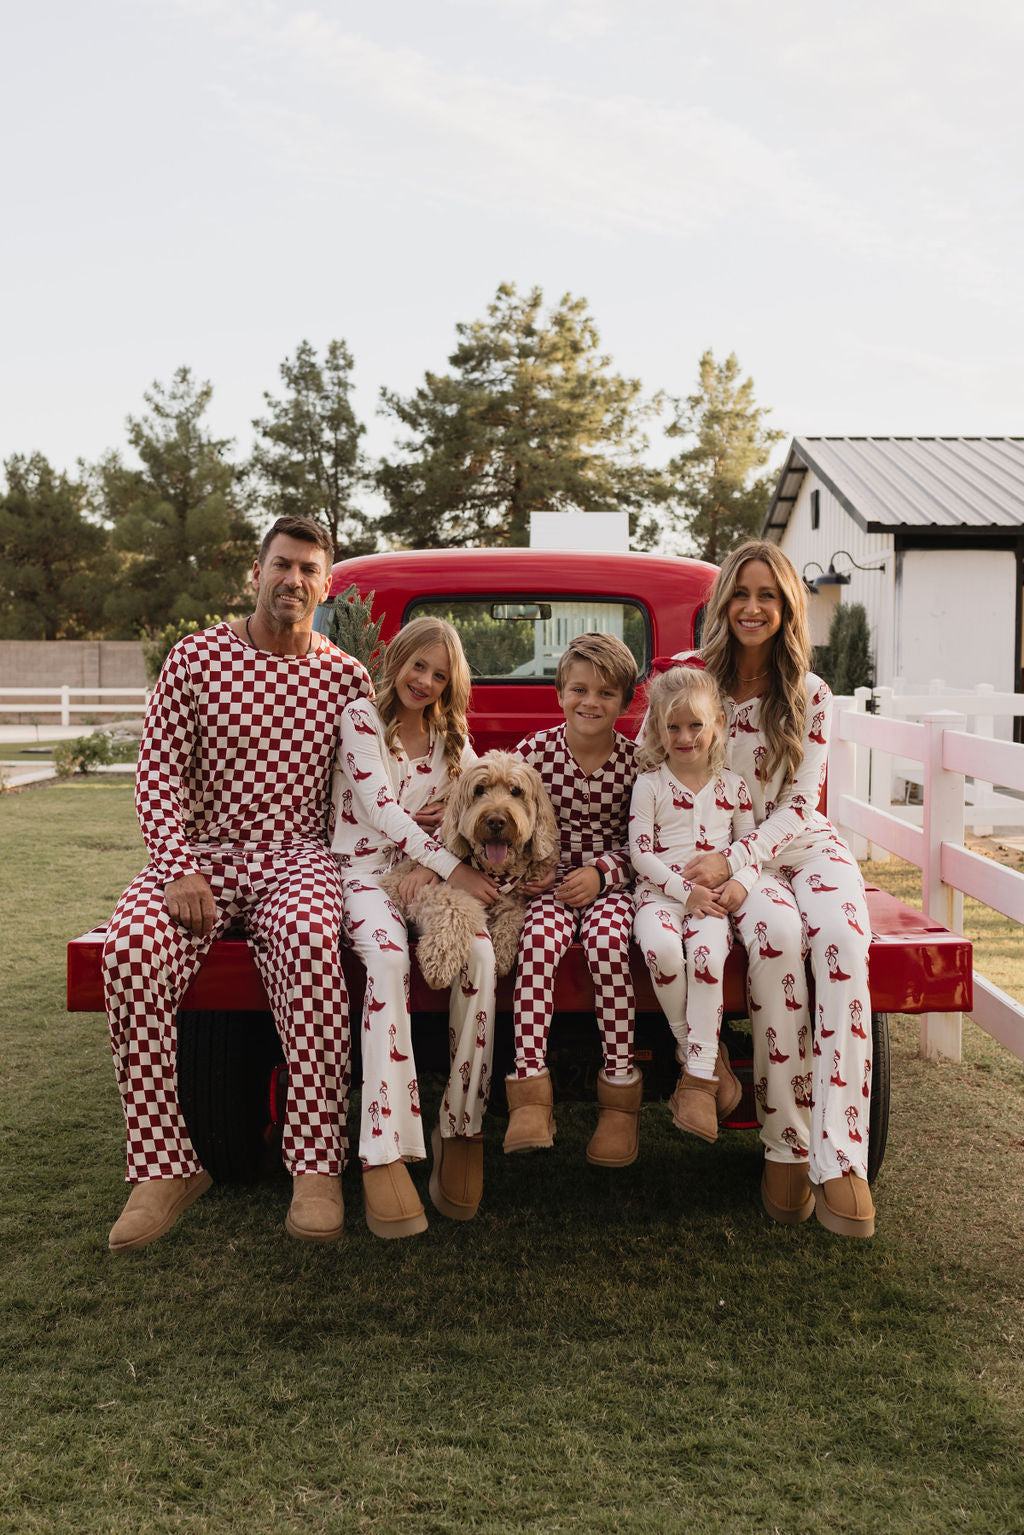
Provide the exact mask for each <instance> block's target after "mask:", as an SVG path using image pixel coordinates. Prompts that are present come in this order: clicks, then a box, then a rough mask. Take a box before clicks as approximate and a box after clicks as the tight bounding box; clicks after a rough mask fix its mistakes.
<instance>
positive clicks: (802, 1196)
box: [761, 1158, 814, 1226]
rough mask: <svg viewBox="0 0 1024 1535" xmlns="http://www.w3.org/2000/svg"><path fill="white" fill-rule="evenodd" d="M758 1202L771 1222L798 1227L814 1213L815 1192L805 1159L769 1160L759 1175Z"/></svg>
mask: <svg viewBox="0 0 1024 1535" xmlns="http://www.w3.org/2000/svg"><path fill="white" fill-rule="evenodd" d="M761 1203H762V1204H763V1205H764V1207H765V1209H766V1210H767V1211H768V1214H769V1215H770V1216H771V1218H772V1220H773V1221H781V1222H782V1223H783V1225H785V1226H799V1224H800V1222H801V1221H805V1220H807V1219H808V1217H809V1216H811V1215H813V1214H814V1195H813V1194H812V1193H811V1185H810V1183H809V1181H808V1178H807V1163H806V1162H769V1161H768V1160H767V1158H766V1159H765V1164H764V1175H763V1176H762V1178H761Z"/></svg>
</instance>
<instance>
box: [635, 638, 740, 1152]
mask: <svg viewBox="0 0 1024 1535" xmlns="http://www.w3.org/2000/svg"><path fill="white" fill-rule="evenodd" d="M648 705H649V707H648V714H647V720H646V725H645V729H644V734H643V736H642V738H641V741H640V754H639V756H638V758H637V765H638V767H639V768H640V773H639V776H638V777H637V780H636V783H635V784H634V785H633V799H632V803H631V805H630V813H629V853H630V859H631V861H632V864H633V868H634V869H635V870H636V875H637V880H636V890H635V894H634V901H635V904H636V917H635V919H634V923H633V936H634V938H635V940H636V942H637V945H638V946H639V948H640V949H641V951H642V953H643V955H644V958H645V959H646V961H647V967H648V969H649V970H650V972H651V979H652V980H653V982H654V987H655V991H656V993H657V997H658V1001H659V1002H660V1003H661V1007H662V1010H663V1011H664V1013H665V1016H666V1018H667V1019H668V1023H669V1027H670V1028H671V1030H672V1033H673V1034H674V1036H675V1039H676V1059H677V1060H678V1061H679V1063H680V1065H681V1067H682V1071H681V1074H680V1077H679V1083H678V1086H677V1087H676V1090H675V1092H674V1093H673V1094H672V1097H671V1098H670V1100H669V1107H670V1109H671V1110H672V1119H673V1121H674V1123H675V1125H676V1127H677V1129H679V1130H686V1131H689V1132H690V1133H691V1134H692V1135H699V1136H700V1137H701V1138H702V1139H703V1140H706V1141H714V1140H716V1139H717V1137H718V1120H719V1117H720V1116H721V1117H723V1118H724V1117H725V1115H727V1114H729V1113H731V1112H732V1110H733V1109H734V1108H735V1107H736V1105H737V1103H738V1102H739V1100H740V1095H741V1089H740V1084H739V1082H738V1081H737V1080H736V1078H735V1076H734V1075H733V1074H732V1071H731V1069H730V1066H729V1057H728V1054H727V1053H726V1051H725V1048H724V1046H722V1045H720V1044H719V1033H720V1030H721V1026H722V1011H723V1005H722V991H723V978H724V971H725V962H726V960H727V959H728V957H729V950H730V949H731V947H732V934H731V931H730V927H729V920H728V916H727V915H726V911H727V908H726V907H725V906H723V905H722V903H721V900H720V897H719V896H718V895H716V893H715V892H714V891H713V890H710V889H708V888H707V887H705V886H703V885H701V884H697V883H691V881H690V880H688V879H686V878H684V876H683V874H682V868H683V865H684V864H686V863H687V862H688V861H689V860H690V859H691V858H692V857H693V856H694V854H695V853H696V852H698V851H700V850H707V849H718V850H720V851H722V852H725V851H727V850H729V848H730V846H731V844H732V843H733V842H734V841H736V840H737V839H739V838H741V837H745V836H749V835H751V834H752V833H753V831H754V816H753V810H752V807H751V801H750V795H749V794H748V792H747V786H746V784H745V783H744V782H743V780H742V778H740V777H739V776H738V775H737V774H736V773H732V772H730V771H729V769H728V768H727V767H726V766H725V713H724V711H723V708H722V701H721V698H720V697H719V694H718V688H717V686H716V684H715V681H714V678H713V677H712V676H711V675H710V673H708V672H706V671H705V670H704V664H703V662H702V661H699V660H698V659H697V658H696V657H693V658H691V659H690V660H688V661H683V662H682V663H680V664H679V665H676V666H673V667H671V668H670V669H668V670H666V671H663V672H661V673H660V674H659V675H657V676H656V677H655V678H654V680H653V682H652V683H651V685H650V689H649V691H648ZM756 880H757V865H756V863H747V864H746V865H745V867H744V868H742V869H741V870H740V871H739V872H738V874H737V875H736V877H735V879H733V880H731V881H729V883H728V884H727V885H726V886H725V892H728V894H729V896H730V898H731V908H730V909H732V910H735V909H736V907H738V906H739V905H741V904H742V902H743V901H744V899H745V897H746V894H747V891H748V889H749V888H750V886H751V885H753V884H754V883H755V881H756ZM723 893H724V892H723Z"/></svg>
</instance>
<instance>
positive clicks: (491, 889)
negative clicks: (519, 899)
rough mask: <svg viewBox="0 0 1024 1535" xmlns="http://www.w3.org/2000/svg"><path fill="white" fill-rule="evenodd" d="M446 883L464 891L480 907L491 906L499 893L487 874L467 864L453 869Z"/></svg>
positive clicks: (461, 864)
mask: <svg viewBox="0 0 1024 1535" xmlns="http://www.w3.org/2000/svg"><path fill="white" fill-rule="evenodd" d="M448 883H449V885H451V886H453V887H454V889H456V890H465V891H466V893H467V894H468V895H471V896H473V897H474V898H475V899H476V900H478V901H479V902H480V904H481V905H482V906H493V905H494V903H495V901H496V900H497V899H498V896H499V894H500V893H501V892H500V891H499V890H498V887H497V885H496V884H495V882H494V880H493V879H491V877H490V875H489V874H483V873H481V871H480V870H479V869H473V868H471V867H470V866H469V864H468V863H460V864H459V866H458V868H457V869H453V870H452V872H451V874H449V876H448Z"/></svg>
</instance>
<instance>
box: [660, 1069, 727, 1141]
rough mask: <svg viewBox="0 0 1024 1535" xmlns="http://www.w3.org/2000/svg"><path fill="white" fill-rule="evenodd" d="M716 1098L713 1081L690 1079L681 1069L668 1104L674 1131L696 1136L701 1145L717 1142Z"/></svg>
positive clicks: (709, 1078)
mask: <svg viewBox="0 0 1024 1535" xmlns="http://www.w3.org/2000/svg"><path fill="white" fill-rule="evenodd" d="M717 1094H718V1078H717V1077H692V1076H691V1075H690V1073H689V1072H688V1071H687V1069H686V1067H685V1066H684V1067H683V1069H682V1072H681V1073H680V1076H679V1081H678V1082H677V1083H676V1090H675V1092H674V1093H673V1094H672V1096H671V1098H670V1099H669V1100H668V1106H669V1108H670V1109H671V1110H672V1123H673V1124H674V1125H675V1127H676V1129H677V1130H686V1131H688V1132H689V1134H690V1135H699V1136H700V1138H701V1140H702V1141H717V1139H718V1108H717Z"/></svg>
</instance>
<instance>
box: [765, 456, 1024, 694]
mask: <svg viewBox="0 0 1024 1535" xmlns="http://www.w3.org/2000/svg"><path fill="white" fill-rule="evenodd" d="M762 536H763V537H765V538H770V539H772V540H773V541H774V542H775V543H777V544H779V545H781V547H782V548H783V549H784V550H785V552H786V554H787V555H788V556H789V558H790V559H791V560H792V561H793V564H794V565H795V566H796V568H797V570H798V571H800V572H801V574H802V575H803V577H804V579H805V581H807V583H808V584H809V585H811V586H812V587H814V592H813V594H812V596H811V597H810V599H809V607H810V610H811V638H812V641H813V643H814V644H816V645H817V644H823V643H824V642H825V640H826V639H827V638H828V629H829V624H830V622H831V618H832V613H833V612H834V610H835V606H836V604H837V603H838V602H840V601H841V602H844V603H851V602H860V603H863V605H864V607H865V608H866V609H867V613H868V618H869V621H870V624H871V636H872V647H873V650H874V654H875V663H876V673H877V675H876V681H877V683H878V685H879V686H883V687H884V686H889V687H891V686H892V685H893V683H894V681H895V679H896V678H904V679H906V681H907V682H908V683H914V684H923V683H927V682H928V681H929V680H930V679H932V678H936V677H941V678H943V679H944V681H945V682H946V683H947V684H949V685H951V686H954V687H961V688H968V687H973V686H974V685H975V684H976V683H979V682H989V683H992V684H993V686H994V687H995V688H996V689H997V691H1000V692H1008V693H1015V692H1021V691H1024V676H1022V664H1024V655H1022V590H1024V586H1022V581H1024V437H794V439H793V441H792V443H791V445H790V448H789V453H788V455H787V458H786V463H785V466H784V468H783V470H782V472H781V474H780V476H779V481H778V484H777V485H776V487H775V493H774V495H773V496H772V501H771V506H770V507H769V509H768V514H767V516H766V518H765V521H764V527H763V529H762ZM860 567H867V568H860ZM815 583H817V584H815Z"/></svg>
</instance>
